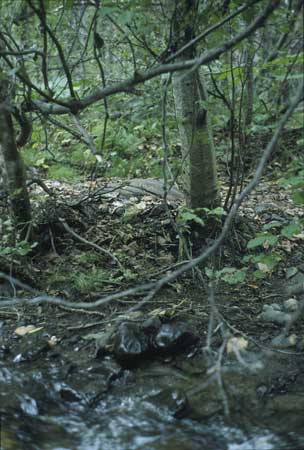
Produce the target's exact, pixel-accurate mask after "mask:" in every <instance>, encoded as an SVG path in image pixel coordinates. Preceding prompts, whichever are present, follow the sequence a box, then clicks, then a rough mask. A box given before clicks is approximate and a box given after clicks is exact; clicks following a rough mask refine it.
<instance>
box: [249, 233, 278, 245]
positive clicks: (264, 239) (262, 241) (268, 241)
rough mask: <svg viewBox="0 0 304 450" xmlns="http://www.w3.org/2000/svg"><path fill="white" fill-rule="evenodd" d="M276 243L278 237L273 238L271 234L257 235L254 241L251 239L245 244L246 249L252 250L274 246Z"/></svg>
mask: <svg viewBox="0 0 304 450" xmlns="http://www.w3.org/2000/svg"><path fill="white" fill-rule="evenodd" d="M277 242H278V237H277V236H274V235H273V234H262V235H258V236H257V237H255V238H254V239H251V240H250V241H249V242H248V243H247V248H248V249H252V248H256V247H259V246H265V245H270V246H272V245H275V244H276V243H277Z"/></svg>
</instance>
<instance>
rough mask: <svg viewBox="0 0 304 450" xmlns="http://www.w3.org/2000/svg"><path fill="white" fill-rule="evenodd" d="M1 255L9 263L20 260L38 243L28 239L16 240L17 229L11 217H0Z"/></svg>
mask: <svg viewBox="0 0 304 450" xmlns="http://www.w3.org/2000/svg"><path fill="white" fill-rule="evenodd" d="M0 231H1V232H2V235H1V240H0V257H1V258H3V260H5V261H7V263H11V262H19V259H20V257H22V256H27V255H28V254H29V253H31V251H32V250H33V249H34V248H35V247H36V246H37V245H38V243H37V242H31V243H29V242H28V241H26V240H22V241H18V242H15V229H14V226H13V224H12V221H11V219H6V220H2V219H0Z"/></svg>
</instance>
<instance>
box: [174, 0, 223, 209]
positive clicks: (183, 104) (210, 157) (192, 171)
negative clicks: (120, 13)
mask: <svg viewBox="0 0 304 450" xmlns="http://www.w3.org/2000/svg"><path fill="white" fill-rule="evenodd" d="M173 3H174V4H175V3H176V9H175V13H174V15H173V23H172V30H173V42H174V46H175V48H174V50H175V51H176V50H177V49H178V48H180V47H182V46H184V45H185V44H187V42H188V41H189V40H190V39H193V38H194V36H195V16H196V2H195V1H192V0H178V1H177V2H173ZM181 58H184V59H185V60H186V59H189V58H195V48H194V47H192V48H190V49H188V50H187V51H186V52H184V53H183V54H182V56H180V57H179V60H181ZM173 93H174V101H175V109H176V118H177V123H178V129H179V133H180V139H181V144H182V155H183V163H184V164H183V176H182V183H183V189H184V191H185V192H186V195H187V200H188V206H189V207H191V208H204V207H207V208H213V207H214V206H217V205H218V203H219V186H218V181H217V170H216V160H215V151H214V146H213V137H212V132H211V127H210V124H209V117H208V111H207V109H206V102H207V96H206V92H205V89H204V86H203V83H202V81H201V80H200V77H199V73H198V71H190V72H188V73H184V72H183V73H182V74H180V73H175V74H173Z"/></svg>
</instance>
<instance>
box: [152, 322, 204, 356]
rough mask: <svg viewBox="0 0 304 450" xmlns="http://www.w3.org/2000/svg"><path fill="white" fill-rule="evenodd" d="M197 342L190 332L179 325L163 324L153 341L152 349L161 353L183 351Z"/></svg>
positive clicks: (197, 338) (196, 337) (196, 338)
mask: <svg viewBox="0 0 304 450" xmlns="http://www.w3.org/2000/svg"><path fill="white" fill-rule="evenodd" d="M198 340H199V337H198V336H196V335H195V334H194V333H193V332H192V331H190V330H189V329H187V327H186V326H185V325H183V324H181V323H172V324H171V323H165V324H163V325H162V326H161V327H160V329H159V331H158V333H157V334H156V336H155V339H154V347H155V349H156V350H158V351H162V352H176V351H181V350H184V349H186V348H188V347H190V346H191V345H193V344H195V343H196V342H197V341H198Z"/></svg>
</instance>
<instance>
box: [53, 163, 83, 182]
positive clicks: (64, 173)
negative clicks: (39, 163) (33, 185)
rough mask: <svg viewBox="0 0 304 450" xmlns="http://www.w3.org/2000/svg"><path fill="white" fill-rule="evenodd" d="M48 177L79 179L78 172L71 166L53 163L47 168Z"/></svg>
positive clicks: (61, 179) (60, 179) (62, 179)
mask: <svg viewBox="0 0 304 450" xmlns="http://www.w3.org/2000/svg"><path fill="white" fill-rule="evenodd" d="M48 178H50V179H53V180H59V181H79V179H80V174H79V173H78V171H77V170H76V169H75V168H73V167H66V166H62V165H57V164H55V165H53V166H51V167H50V168H49V171H48Z"/></svg>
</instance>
